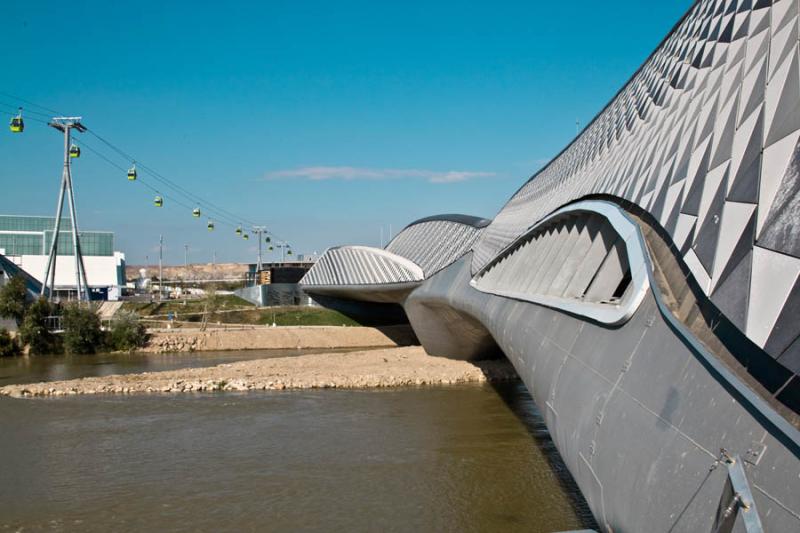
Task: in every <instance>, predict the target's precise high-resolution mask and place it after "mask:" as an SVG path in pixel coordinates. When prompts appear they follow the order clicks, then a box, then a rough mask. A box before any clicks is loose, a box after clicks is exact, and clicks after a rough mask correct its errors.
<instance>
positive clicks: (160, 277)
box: [158, 235, 164, 302]
mask: <svg viewBox="0 0 800 533" xmlns="http://www.w3.org/2000/svg"><path fill="white" fill-rule="evenodd" d="M163 259H164V236H163V235H159V236H158V301H159V302H160V301H161V300H163V299H164V272H163V265H162V261H163Z"/></svg>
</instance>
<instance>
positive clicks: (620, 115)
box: [472, 0, 800, 358]
mask: <svg viewBox="0 0 800 533" xmlns="http://www.w3.org/2000/svg"><path fill="white" fill-rule="evenodd" d="M798 4H800V2H798V0H774V1H752V0H700V1H698V2H697V3H696V4H695V5H694V6H693V7H692V8H691V10H690V11H689V12H688V13H687V14H686V16H685V17H684V18H683V19H682V20H681V21H680V23H679V24H678V25H677V26H676V27H675V29H674V30H673V31H672V32H671V33H670V34H669V35H668V36H667V38H666V39H665V40H664V41H663V42H662V44H661V45H660V46H659V48H658V49H657V50H656V51H655V52H654V53H653V54H652V55H651V56H650V58H649V59H648V60H647V61H646V62H645V63H644V65H642V67H641V68H640V69H639V70H638V71H637V72H636V74H635V75H634V76H633V77H632V78H631V80H630V81H629V82H628V83H627V84H626V85H625V86H624V87H623V89H622V90H621V91H620V92H619V93H618V94H617V95H616V96H615V97H614V99H613V100H612V101H611V102H610V103H609V104H608V105H607V106H606V108H605V109H604V110H603V111H602V112H601V113H600V114H599V115H598V116H597V117H596V118H595V119H594V120H593V121H592V122H591V124H589V125H588V126H587V127H586V129H585V130H584V131H583V132H582V133H581V134H580V135H579V136H578V137H577V138H576V139H575V140H574V141H573V142H572V143H571V144H570V145H569V146H568V147H567V148H566V149H565V150H564V151H563V152H562V153H561V154H559V155H558V156H557V157H556V158H555V159H553V160H552V161H551V162H550V163H549V164H548V165H547V166H546V167H545V168H544V169H542V170H541V171H540V172H538V173H537V174H536V175H535V176H533V178H531V179H530V180H529V181H528V182H527V183H526V184H525V185H524V186H523V187H522V188H521V189H520V190H519V191H518V192H517V193H516V194H515V195H514V196H513V198H511V200H510V201H509V202H508V204H507V205H506V206H505V207H504V208H503V209H502V210H501V211H500V213H499V214H498V215H497V217H496V218H495V219H494V221H493V222H492V223H491V224H490V225H489V227H488V228H486V229H485V230H484V231H483V234H482V236H481V238H480V239H479V241H478V242H477V245H476V246H475V250H474V251H475V254H474V257H473V264H472V271H473V273H474V272H477V271H478V270H480V269H481V268H482V267H483V266H485V265H486V264H488V263H489V262H490V261H492V259H494V257H495V256H496V255H497V254H498V252H499V251H500V250H501V249H503V248H504V247H505V246H506V245H508V244H509V243H510V242H512V241H514V240H515V239H516V238H517V237H519V236H520V235H521V234H523V233H524V232H525V231H526V230H527V229H528V228H529V227H531V226H532V225H533V224H535V223H536V222H537V221H539V220H541V219H542V218H543V217H545V216H547V215H548V214H549V213H552V212H553V211H555V210H556V209H558V208H560V207H561V206H563V205H565V204H568V203H570V202H573V201H575V200H577V199H580V198H584V197H587V196H590V195H604V196H613V197H618V198H621V199H624V200H627V201H630V202H632V203H634V204H635V205H637V206H639V207H640V208H642V209H643V210H645V211H646V212H648V213H649V214H650V215H651V216H652V217H653V218H654V219H655V220H657V221H658V222H659V224H660V225H661V226H662V227H663V228H664V229H665V230H666V232H667V233H668V234H669V235H670V236H671V238H672V241H673V242H674V244H675V246H676V249H677V250H679V251H680V254H681V256H682V258H683V260H684V262H685V263H686V265H687V266H688V267H689V269H690V270H691V272H692V274H693V276H694V278H695V280H696V281H697V282H698V283H699V285H700V287H701V288H702V290H703V291H704V292H705V294H707V295H708V296H709V297H710V298H711V300H712V301H713V302H714V303H715V304H716V305H717V307H719V308H720V310H722V312H723V313H725V315H726V316H727V317H728V318H729V319H730V320H731V321H732V322H733V323H734V324H735V325H736V326H737V327H738V328H739V329H740V330H742V331H743V332H744V333H745V334H746V335H747V336H748V337H749V338H750V339H751V340H752V341H753V342H755V343H756V344H757V345H758V346H760V347H764V348H765V349H766V350H767V351H768V352H769V353H770V354H771V355H773V357H778V358H780V357H781V356H782V355H785V354H788V353H789V351H790V350H791V349H792V346H793V344H792V343H793V341H794V340H795V339H797V338H798V336H800V320H797V317H796V314H795V313H794V312H793V310H794V309H797V308H798V305H800V301H798V299H800V278H799V276H800V244H798V235H799V234H798V231H800V230H798V227H799V224H798V220H800V201H798V199H797V195H798V188H799V187H798V183H799V181H800V171H798V168H800V149H798V140H800V45H799V44H798V36H799V34H800V32H799V31H798V12H800V7H799V6H798Z"/></svg>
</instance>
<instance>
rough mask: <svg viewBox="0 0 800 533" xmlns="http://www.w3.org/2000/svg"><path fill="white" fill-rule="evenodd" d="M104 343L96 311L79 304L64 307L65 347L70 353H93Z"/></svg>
mask: <svg viewBox="0 0 800 533" xmlns="http://www.w3.org/2000/svg"><path fill="white" fill-rule="evenodd" d="M102 344H103V331H102V329H101V328H100V319H99V318H98V317H97V314H96V313H95V312H94V311H92V310H91V309H87V308H83V307H80V306H78V305H71V306H69V307H67V308H65V309H64V349H65V351H66V352H67V353H68V354H76V355H80V354H92V353H95V352H97V349H98V348H99V347H102Z"/></svg>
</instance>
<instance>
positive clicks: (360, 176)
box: [266, 166, 495, 183]
mask: <svg viewBox="0 0 800 533" xmlns="http://www.w3.org/2000/svg"><path fill="white" fill-rule="evenodd" d="M494 175H495V173H494V172H475V171H467V170H446V171H439V170H424V169H418V168H405V169H404V168H363V167H348V166H341V167H323V166H320V167H301V168H294V169H288V170H276V171H274V172H269V173H267V175H266V179H268V180H281V179H303V180H308V181H325V180H344V181H354V180H372V181H378V180H394V179H409V178H410V179H423V180H425V181H428V182H429V183H457V182H461V181H467V180H471V179H474V178H489V177H492V176H494Z"/></svg>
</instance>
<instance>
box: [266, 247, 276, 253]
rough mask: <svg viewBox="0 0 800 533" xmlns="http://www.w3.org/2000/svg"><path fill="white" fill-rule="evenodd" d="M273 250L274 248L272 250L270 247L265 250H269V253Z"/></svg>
mask: <svg viewBox="0 0 800 533" xmlns="http://www.w3.org/2000/svg"><path fill="white" fill-rule="evenodd" d="M274 249H275V248H273V247H272V246H270V247H269V248H267V250H269V251H270V252H271V251H272V250H274Z"/></svg>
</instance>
